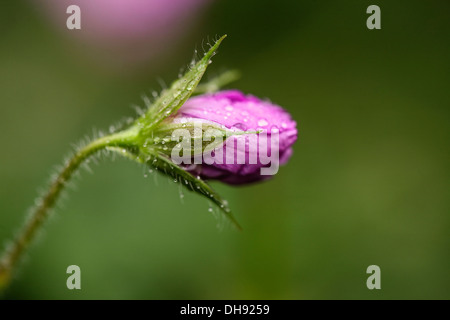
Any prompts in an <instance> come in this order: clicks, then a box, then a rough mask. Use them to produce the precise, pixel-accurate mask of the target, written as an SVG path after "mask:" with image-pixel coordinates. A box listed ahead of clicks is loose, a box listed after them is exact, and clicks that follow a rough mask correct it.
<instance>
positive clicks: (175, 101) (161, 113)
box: [137, 35, 226, 137]
mask: <svg viewBox="0 0 450 320" xmlns="http://www.w3.org/2000/svg"><path fill="white" fill-rule="evenodd" d="M225 37H226V35H224V36H222V37H221V38H220V39H219V40H217V41H216V43H215V44H214V45H213V46H212V47H211V48H210V49H209V51H208V52H206V53H205V55H204V56H203V58H202V59H200V60H199V61H198V62H197V63H196V64H195V65H194V66H193V67H192V68H191V70H190V71H188V72H186V73H185V74H184V76H183V77H181V78H179V79H178V80H176V81H175V82H173V83H172V85H171V86H170V88H168V89H165V90H163V91H162V92H161V94H160V96H159V97H158V98H157V99H156V101H155V102H154V103H153V104H152V105H151V106H150V107H149V109H148V110H147V112H146V113H145V114H144V115H143V116H142V117H140V118H139V119H138V120H137V125H138V126H139V127H141V136H144V137H146V136H148V135H149V134H150V133H151V131H152V130H153V129H154V128H155V127H156V126H157V125H158V124H159V123H160V122H161V121H163V120H164V119H165V118H167V117H169V116H170V115H172V114H173V113H175V112H176V111H177V110H178V109H179V108H180V107H181V106H182V105H183V104H184V102H185V101H186V100H187V99H188V98H189V97H190V96H191V95H192V93H193V92H194V91H195V89H196V87H197V85H198V83H199V82H200V80H201V79H202V77H203V74H204V73H205V71H206V68H207V67H208V65H209V64H210V61H211V57H212V56H213V55H214V54H215V52H216V51H217V49H218V47H219V45H220V43H221V42H222V40H223V39H225Z"/></svg>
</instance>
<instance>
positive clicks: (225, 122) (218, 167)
mask: <svg viewBox="0 0 450 320" xmlns="http://www.w3.org/2000/svg"><path fill="white" fill-rule="evenodd" d="M180 118H181V119H180ZM186 118H196V119H203V120H205V121H208V122H214V123H217V124H219V125H222V126H225V127H226V128H227V129H230V130H231V131H234V132H240V131H258V132H261V131H262V132H263V133H260V134H259V135H262V134H265V135H267V140H268V143H267V145H268V147H269V150H268V154H273V153H274V152H276V153H277V155H278V157H277V159H275V161H277V165H278V164H285V163H286V162H287V161H288V160H289V158H290V157H291V155H292V145H293V144H294V142H295V141H296V140H297V128H296V126H297V124H296V122H295V121H294V120H293V119H292V117H291V116H290V114H289V113H288V112H287V111H286V110H284V109H283V108H281V107H280V106H277V105H275V104H273V103H271V102H268V101H263V100H261V99H259V98H257V97H255V96H252V95H244V94H243V93H242V92H240V91H238V90H228V91H221V92H218V93H214V94H204V95H201V96H196V97H193V98H190V99H189V100H188V101H186V103H185V104H184V105H183V106H182V107H181V108H180V109H179V111H178V113H177V115H176V118H175V121H180V120H182V119H186ZM275 136H276V137H278V140H277V145H276V147H275V148H274V147H273V144H271V143H270V139H274V137H275ZM255 137H256V139H254V138H255ZM252 138H253V139H252ZM242 139H244V140H245V142H244V143H238V141H239V140H240V141H241V142H243V141H242ZM258 139H259V137H257V136H255V134H253V135H251V134H250V135H246V134H244V135H234V136H231V137H229V138H228V139H227V140H226V141H225V143H224V144H223V146H222V148H223V150H222V151H223V157H224V159H225V158H226V157H227V153H226V149H227V148H226V147H227V145H229V144H232V148H233V151H234V155H233V156H234V157H235V159H237V157H238V156H239V155H242V156H245V159H246V160H245V163H242V164H239V163H237V161H233V163H226V161H224V163H212V164H205V163H202V164H201V165H196V166H188V167H187V168H186V170H188V171H190V172H191V173H192V174H194V175H199V176H200V177H202V178H204V179H217V180H220V181H222V182H226V183H229V184H244V183H249V182H255V181H260V180H264V179H267V178H269V177H270V175H261V168H262V167H267V166H269V164H267V163H266V164H264V163H263V161H261V159H260V154H259V153H257V154H255V155H254V156H255V157H256V159H257V161H256V163H252V162H250V161H249V159H250V157H251V156H252V155H251V154H250V153H251V152H256V149H253V150H252V148H250V147H249V144H252V143H258ZM239 146H241V147H239ZM242 146H245V147H244V148H242ZM203 159H204V158H203Z"/></svg>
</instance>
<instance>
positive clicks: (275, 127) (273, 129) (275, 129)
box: [270, 126, 280, 133]
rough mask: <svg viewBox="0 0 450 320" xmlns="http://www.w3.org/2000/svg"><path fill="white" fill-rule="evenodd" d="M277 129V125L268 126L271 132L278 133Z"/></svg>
mask: <svg viewBox="0 0 450 320" xmlns="http://www.w3.org/2000/svg"><path fill="white" fill-rule="evenodd" d="M279 131H280V129H278V127H277V126H272V127H270V132H272V133H278V132H279Z"/></svg>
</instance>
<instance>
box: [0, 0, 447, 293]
mask: <svg viewBox="0 0 450 320" xmlns="http://www.w3.org/2000/svg"><path fill="white" fill-rule="evenodd" d="M371 4H377V5H378V6H380V8H381V24H382V29H381V30H368V29H367V28H366V19H367V17H368V14H366V8H367V7H368V6H369V5H371ZM61 14H63V15H66V14H65V12H62V13H61ZM82 14H83V13H82ZM82 21H83V20H82ZM70 32H76V31H68V30H65V25H62V26H60V29H58V28H57V27H56V25H55V24H52V23H51V22H49V21H48V18H47V16H45V15H43V14H42V13H41V12H40V11H39V10H38V9H37V8H36V5H31V1H30V2H28V1H24V0H21V1H4V2H2V3H1V4H0V101H1V103H0V105H1V106H0V128H1V134H0V144H1V157H0V177H1V183H0V241H1V242H2V243H3V242H4V241H6V240H8V239H10V238H11V237H12V236H13V235H14V233H15V231H17V230H18V228H19V227H20V226H21V224H22V222H23V220H24V216H25V213H26V211H27V209H28V208H29V207H30V206H31V205H32V204H33V199H34V198H35V197H36V195H37V194H38V192H37V190H39V189H40V188H44V187H45V186H46V184H45V182H46V181H48V179H49V176H50V174H51V173H53V172H54V166H55V165H58V164H60V163H61V162H62V159H63V158H64V155H66V154H67V153H68V151H70V150H71V143H77V142H78V141H80V139H81V138H83V137H85V136H86V135H91V133H92V128H97V129H104V130H107V129H108V127H109V125H110V124H113V123H116V122H117V121H118V120H120V119H122V118H123V117H125V116H132V115H134V111H133V109H132V108H130V105H131V104H140V105H143V103H142V102H141V100H140V95H141V94H142V93H145V92H148V90H150V89H156V90H159V89H160V85H159V84H158V81H157V80H156V79H157V78H158V77H160V78H161V79H163V80H164V81H165V82H166V83H170V82H171V81H172V80H173V79H174V78H176V77H177V75H178V71H179V69H180V67H183V66H186V65H187V64H188V63H189V61H190V59H191V57H192V54H193V51H194V48H195V47H197V49H199V48H201V42H202V39H206V38H207V37H208V36H209V37H210V38H214V36H215V35H221V34H224V33H227V34H228V38H227V39H226V40H225V41H224V43H223V44H222V47H221V48H220V52H219V54H218V55H217V56H216V57H215V58H214V63H213V64H212V65H211V68H210V69H209V71H208V75H209V76H211V75H214V74H217V73H218V72H219V71H221V70H226V69H227V68H237V69H239V70H240V71H241V72H242V74H243V77H242V78H241V80H239V81H238V82H236V83H234V84H233V85H232V87H236V88H239V89H241V90H242V91H244V92H246V93H252V94H255V95H257V96H260V97H267V98H270V99H271V100H272V101H274V102H275V103H277V104H279V105H281V106H284V107H285V108H286V109H287V110H289V112H290V113H291V114H292V115H293V117H294V119H295V120H296V121H297V122H298V127H299V131H300V135H299V140H298V141H297V143H296V145H295V149H294V150H295V152H294V155H293V157H292V158H291V161H290V162H289V163H288V164H287V165H286V166H285V167H282V168H281V169H280V171H279V173H278V174H277V175H276V177H275V178H274V179H272V180H271V181H268V182H265V183H261V184H256V185H251V186H245V187H231V186H227V185H222V184H220V183H214V187H215V188H216V189H218V190H219V191H220V192H221V193H222V195H223V196H224V197H225V198H226V199H228V201H229V203H230V206H231V208H232V210H233V211H234V213H235V216H236V217H237V219H238V221H239V222H240V223H241V225H242V226H243V228H244V230H243V231H242V232H238V231H235V230H234V229H232V228H231V227H227V225H226V223H225V224H224V223H223V222H221V221H220V220H218V219H216V218H214V217H213V216H212V215H211V214H210V213H209V212H208V206H209V204H208V202H207V201H206V200H205V199H203V198H201V197H199V196H198V195H196V194H191V193H189V192H185V195H186V196H185V198H184V203H181V201H180V199H179V190H178V186H176V185H175V184H174V183H169V182H168V179H167V178H165V177H162V176H159V177H157V182H155V178H154V177H153V176H149V177H148V178H144V169H143V168H141V167H139V166H137V165H135V164H133V163H131V162H130V161H127V160H124V159H116V160H114V161H111V160H103V161H102V162H101V165H98V166H95V165H94V166H93V171H94V174H89V173H88V172H86V171H83V172H82V178H81V179H80V180H78V181H77V182H76V187H77V190H76V191H72V190H70V191H69V193H68V195H69V197H68V199H66V200H64V201H63V202H62V206H60V207H59V208H58V209H57V210H56V214H55V215H54V216H53V218H52V219H51V221H50V222H49V223H48V224H47V226H46V228H45V231H44V232H43V233H42V234H41V236H40V238H39V241H38V243H37V245H35V246H33V248H32V249H31V250H30V251H29V253H28V256H27V257H26V259H25V263H23V265H22V267H21V268H20V272H19V274H18V275H17V278H16V280H15V282H14V283H13V284H12V286H11V287H10V289H9V291H8V292H7V294H6V296H5V298H8V299H419V298H420V299H421V298H424V299H436V298H437V299H449V298H450V276H449V270H450V234H449V230H450V217H449V211H450V197H449V194H450V193H449V191H450V185H449V178H450V172H449V155H450V150H449V142H448V141H449V138H450V131H449V116H450V112H449V108H450V90H449V83H450V72H449V71H450V61H449V60H450V59H449V57H450V43H449V39H450V3H449V2H448V1H395V3H394V2H393V1H376V2H373V1H370V2H369V1H276V2H274V1H262V0H258V1H256V0H251V1H234V0H233V1H213V2H211V3H210V4H209V5H207V6H206V7H205V9H204V11H203V12H202V13H201V14H199V15H198V16H197V17H196V18H195V23H194V24H192V25H191V26H190V29H189V31H187V32H186V33H184V34H183V36H180V37H179V38H178V39H177V40H176V41H177V43H176V44H175V45H174V47H173V49H171V50H170V51H171V52H170V53H169V52H166V53H165V54H163V55H161V57H160V58H155V60H152V61H147V62H146V63H141V64H140V65H138V66H137V67H136V66H134V67H133V68H120V67H118V64H120V61H118V60H117V61H116V62H105V63H104V64H102V63H98V60H101V57H100V59H98V58H99V57H98V56H97V57H94V55H98V53H95V54H92V52H93V51H89V48H87V45H86V44H85V43H84V42H83V41H81V40H79V39H76V38H74V37H72V36H71V34H70ZM200 51H201V49H200ZM162 56H163V58H162ZM124 69H125V70H124ZM156 183H157V184H156ZM217 224H219V228H218V227H217V226H216V225H217ZM222 225H225V227H224V228H221V226H222ZM72 264H76V265H78V266H80V268H81V281H82V290H73V291H71V290H68V289H67V288H66V279H67V276H68V275H67V274H66V268H67V267H68V266H69V265H72ZM372 264H376V265H379V266H380V268H381V286H382V289H381V290H373V291H370V290H368V289H367V287H366V279H367V276H368V275H367V274H366V268H367V267H368V266H369V265H372Z"/></svg>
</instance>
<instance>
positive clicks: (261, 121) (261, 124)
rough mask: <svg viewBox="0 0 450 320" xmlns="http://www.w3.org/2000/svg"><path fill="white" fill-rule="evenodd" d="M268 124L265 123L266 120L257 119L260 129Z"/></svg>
mask: <svg viewBox="0 0 450 320" xmlns="http://www.w3.org/2000/svg"><path fill="white" fill-rule="evenodd" d="M268 124H269V123H268V122H267V120H266V119H259V120H258V126H260V127H265V126H267V125H268Z"/></svg>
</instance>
